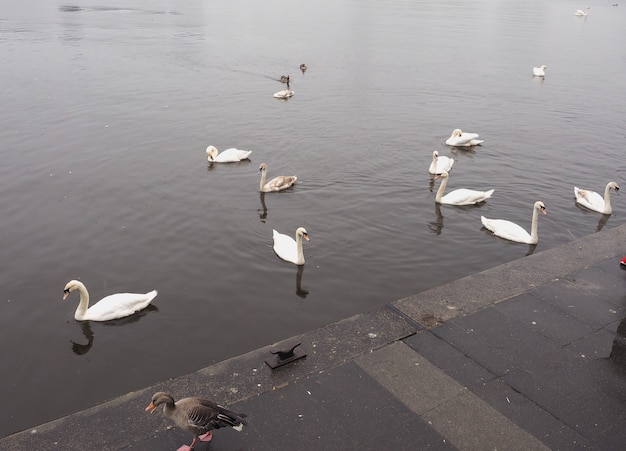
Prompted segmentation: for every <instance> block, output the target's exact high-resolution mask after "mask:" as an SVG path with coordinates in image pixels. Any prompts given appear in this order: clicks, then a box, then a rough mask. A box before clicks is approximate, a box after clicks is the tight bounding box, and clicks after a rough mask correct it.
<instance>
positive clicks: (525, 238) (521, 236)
mask: <svg viewBox="0 0 626 451" xmlns="http://www.w3.org/2000/svg"><path fill="white" fill-rule="evenodd" d="M538 211H541V212H542V213H543V214H544V215H546V214H548V213H547V212H546V207H545V206H544V205H543V202H541V201H537V202H535V205H534V206H533V219H532V223H531V226H530V235H529V234H528V232H527V231H526V230H524V229H523V228H522V227H520V226H518V225H517V224H515V223H514V222H511V221H506V220H504V219H487V218H485V217H484V216H481V217H480V222H482V223H483V225H484V226H485V228H486V229H487V230H490V231H491V232H493V234H494V235H496V236H499V237H500V238H505V239H507V240H511V241H516V242H518V243H526V244H537V242H538V241H539V236H538V235H537V222H538V221H539V217H538V216H537V212H538Z"/></svg>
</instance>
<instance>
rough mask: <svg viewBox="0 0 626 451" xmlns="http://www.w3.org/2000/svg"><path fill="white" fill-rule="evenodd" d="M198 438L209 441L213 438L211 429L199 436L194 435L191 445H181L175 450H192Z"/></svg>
mask: <svg viewBox="0 0 626 451" xmlns="http://www.w3.org/2000/svg"><path fill="white" fill-rule="evenodd" d="M198 440H200V441H201V442H210V441H211V440H213V431H209V432H207V433H206V434H203V435H201V436H199V437H194V438H193V442H191V445H183V446H181V447H180V448H178V449H177V450H176V451H193V449H194V447H195V446H196V443H198Z"/></svg>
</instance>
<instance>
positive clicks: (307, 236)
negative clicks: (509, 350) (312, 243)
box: [302, 233, 309, 241]
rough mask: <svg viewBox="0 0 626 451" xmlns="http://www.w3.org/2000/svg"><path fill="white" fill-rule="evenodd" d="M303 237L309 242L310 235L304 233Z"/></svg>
mask: <svg viewBox="0 0 626 451" xmlns="http://www.w3.org/2000/svg"><path fill="white" fill-rule="evenodd" d="M302 236H303V237H304V239H305V240H307V241H309V234H308V233H303V234H302Z"/></svg>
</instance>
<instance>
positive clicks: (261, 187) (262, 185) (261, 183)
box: [259, 169, 266, 191]
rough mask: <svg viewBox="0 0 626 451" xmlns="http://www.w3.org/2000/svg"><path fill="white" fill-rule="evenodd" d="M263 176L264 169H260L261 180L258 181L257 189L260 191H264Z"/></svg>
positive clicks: (264, 175)
mask: <svg viewBox="0 0 626 451" xmlns="http://www.w3.org/2000/svg"><path fill="white" fill-rule="evenodd" d="M265 177H266V174H265V169H261V182H260V183H259V189H260V190H261V191H265V189H264V188H265Z"/></svg>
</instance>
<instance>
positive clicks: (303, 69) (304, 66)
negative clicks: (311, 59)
mask: <svg viewBox="0 0 626 451" xmlns="http://www.w3.org/2000/svg"><path fill="white" fill-rule="evenodd" d="M300 70H301V71H302V73H305V72H306V70H307V67H306V64H304V63H302V64H300Z"/></svg>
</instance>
